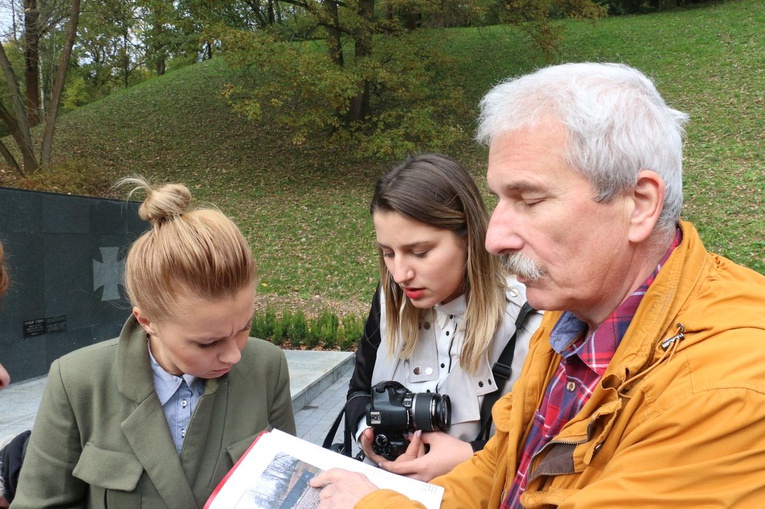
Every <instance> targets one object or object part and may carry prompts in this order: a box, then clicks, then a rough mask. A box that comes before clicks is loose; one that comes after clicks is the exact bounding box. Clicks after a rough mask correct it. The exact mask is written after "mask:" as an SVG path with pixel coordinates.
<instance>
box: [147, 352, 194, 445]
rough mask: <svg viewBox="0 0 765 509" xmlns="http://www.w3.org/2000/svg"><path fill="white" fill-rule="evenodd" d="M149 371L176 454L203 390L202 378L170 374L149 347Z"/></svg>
mask: <svg viewBox="0 0 765 509" xmlns="http://www.w3.org/2000/svg"><path fill="white" fill-rule="evenodd" d="M149 358H150V359H151V372H152V374H153V375H154V391H155V392H156V393H157V397H158V398H159V403H160V404H161V405H162V410H164V412H165V419H167V425H168V427H169V428H170V435H172V437H173V442H175V448H176V450H177V451H178V454H180V453H181V447H182V446H183V439H184V438H185V437H186V430H187V429H188V427H189V422H190V421H191V415H192V414H193V413H194V408H196V406H197V402H198V401H199V398H200V397H201V396H202V393H203V392H204V390H205V381H204V379H201V378H197V377H195V376H191V375H181V376H178V375H172V374H170V373H168V372H167V371H165V369H164V368H163V367H162V366H160V365H159V363H158V362H157V360H156V359H155V358H154V355H152V353H151V348H149Z"/></svg>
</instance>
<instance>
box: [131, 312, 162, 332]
mask: <svg viewBox="0 0 765 509" xmlns="http://www.w3.org/2000/svg"><path fill="white" fill-rule="evenodd" d="M133 316H135V319H136V320H137V321H138V323H139V324H140V325H141V327H143V328H144V330H145V331H146V332H147V333H148V334H152V335H156V334H157V333H156V332H154V328H153V327H152V326H151V320H149V318H148V317H147V316H146V315H144V314H143V313H142V312H141V308H139V307H138V306H135V307H134V308H133Z"/></svg>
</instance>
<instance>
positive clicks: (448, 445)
mask: <svg viewBox="0 0 765 509" xmlns="http://www.w3.org/2000/svg"><path fill="white" fill-rule="evenodd" d="M426 444H427V445H429V446H430V449H429V450H428V452H427V453H426V452H425V445H426ZM472 455H473V448H472V447H471V446H470V444H469V443H468V442H463V441H462V440H460V439H459V438H455V437H453V436H450V435H447V434H446V433H443V432H441V431H434V432H429V433H422V431H419V430H418V431H416V432H415V433H414V434H413V435H412V437H411V441H410V442H409V446H408V447H407V449H406V452H405V453H404V454H402V455H401V456H399V457H398V458H396V460H395V461H388V460H386V459H383V460H382V461H380V462H378V464H379V465H380V467H381V468H384V469H385V470H387V471H389V472H393V473H394V474H399V475H405V476H407V477H411V478H412V479H418V480H420V481H425V482H429V481H431V480H433V479H435V478H436V477H438V476H439V475H443V474H446V473H447V472H449V471H451V469H452V468H454V467H455V466H457V465H458V464H460V463H462V462H463V461H467V460H468V459H470V457H471V456H472ZM373 461H374V460H373Z"/></svg>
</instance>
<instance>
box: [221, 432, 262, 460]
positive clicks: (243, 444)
mask: <svg viewBox="0 0 765 509" xmlns="http://www.w3.org/2000/svg"><path fill="white" fill-rule="evenodd" d="M270 428H271V427H270V426H269V429H268V430H264V431H259V432H257V433H256V434H254V435H250V436H248V437H247V438H243V439H242V440H240V441H238V442H234V443H233V444H231V445H229V446H228V447H226V452H227V453H228V457H229V459H231V464H232V465H234V464H236V462H237V461H239V458H241V457H242V456H243V455H244V453H245V452H247V449H249V448H250V446H251V445H252V444H253V442H255V440H257V438H258V437H259V436H260V434H261V433H265V432H266V431H270Z"/></svg>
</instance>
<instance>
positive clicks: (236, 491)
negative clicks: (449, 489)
mask: <svg viewBox="0 0 765 509" xmlns="http://www.w3.org/2000/svg"><path fill="white" fill-rule="evenodd" d="M335 467H337V468H344V469H345V470H352V471H355V472H361V473H363V474H365V475H366V476H367V477H368V478H369V480H370V481H372V482H373V483H374V484H376V485H377V486H378V487H379V488H385V489H391V490H396V491H398V492H400V493H403V494H404V495H406V496H407V497H409V498H411V499H414V500H417V501H419V502H421V503H422V504H423V505H425V507H427V508H428V509H437V508H438V507H439V506H440V505H441V497H442V496H443V491H444V490H443V488H441V487H440V486H434V485H432V484H427V483H424V482H421V481H416V480H414V479H409V478H408V477H402V476H399V475H396V474H392V473H390V472H386V471H385V470H382V469H380V468H377V467H374V466H372V465H367V464H365V463H362V462H361V461H357V460H354V459H352V458H348V457H347V456H343V455H342V454H337V453H335V452H332V451H329V450H327V449H324V448H322V447H320V446H318V445H316V444H312V443H311V442H307V441H305V440H302V439H300V438H296V437H293V436H292V435H289V434H287V433H284V432H282V431H279V430H274V431H271V432H264V433H261V434H260V435H259V436H258V438H257V439H256V440H255V442H253V444H252V445H251V446H250V448H249V449H248V450H247V452H246V453H244V455H243V456H242V457H241V458H240V459H239V461H238V462H237V463H236V465H234V468H232V469H231V471H230V472H229V473H228V474H227V475H226V477H224V478H223V480H222V481H221V482H220V484H219V485H218V487H217V488H215V491H214V492H213V494H212V495H210V498H209V500H207V503H206V504H205V507H204V509H291V508H295V509H311V508H314V507H316V506H318V504H319V490H318V489H316V488H312V487H311V486H310V485H309V484H308V482H309V481H310V480H311V479H312V478H313V477H314V476H315V475H316V474H318V473H319V472H321V471H324V470H329V469H330V468H335Z"/></svg>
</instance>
